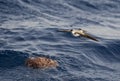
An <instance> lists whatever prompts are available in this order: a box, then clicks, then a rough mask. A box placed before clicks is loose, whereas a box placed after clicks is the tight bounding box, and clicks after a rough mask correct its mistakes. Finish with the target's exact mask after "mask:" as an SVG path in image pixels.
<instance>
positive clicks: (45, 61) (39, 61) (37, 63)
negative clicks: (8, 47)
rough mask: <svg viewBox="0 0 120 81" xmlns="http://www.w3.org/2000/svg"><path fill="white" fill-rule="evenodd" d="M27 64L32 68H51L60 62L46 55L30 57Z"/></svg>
mask: <svg viewBox="0 0 120 81" xmlns="http://www.w3.org/2000/svg"><path fill="white" fill-rule="evenodd" d="M25 65H27V66H28V67H32V68H49V67H57V66H58V63H57V61H55V60H52V59H49V58H46V57H36V58H28V59H27V60H26V62H25Z"/></svg>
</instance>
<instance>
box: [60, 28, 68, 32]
mask: <svg viewBox="0 0 120 81" xmlns="http://www.w3.org/2000/svg"><path fill="white" fill-rule="evenodd" d="M58 31H59V32H70V30H69V29H60V30H58Z"/></svg>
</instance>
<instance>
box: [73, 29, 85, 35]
mask: <svg viewBox="0 0 120 81" xmlns="http://www.w3.org/2000/svg"><path fill="white" fill-rule="evenodd" d="M72 34H73V35H74V36H80V35H84V34H85V32H84V30H73V31H72Z"/></svg>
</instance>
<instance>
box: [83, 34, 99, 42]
mask: <svg viewBox="0 0 120 81" xmlns="http://www.w3.org/2000/svg"><path fill="white" fill-rule="evenodd" d="M82 36H83V37H86V38H89V39H91V40H94V41H98V40H97V39H96V38H94V37H92V36H90V35H89V34H85V35H82Z"/></svg>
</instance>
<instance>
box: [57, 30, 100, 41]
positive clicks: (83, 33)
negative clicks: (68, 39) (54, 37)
mask: <svg viewBox="0 0 120 81" xmlns="http://www.w3.org/2000/svg"><path fill="white" fill-rule="evenodd" d="M59 31H60V32H71V33H72V34H73V36H75V37H79V36H82V37H85V38H89V39H91V40H94V41H98V40H97V39H96V38H94V37H92V36H90V35H89V34H88V33H86V31H85V30H82V29H61V30H59Z"/></svg>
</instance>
